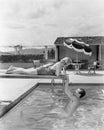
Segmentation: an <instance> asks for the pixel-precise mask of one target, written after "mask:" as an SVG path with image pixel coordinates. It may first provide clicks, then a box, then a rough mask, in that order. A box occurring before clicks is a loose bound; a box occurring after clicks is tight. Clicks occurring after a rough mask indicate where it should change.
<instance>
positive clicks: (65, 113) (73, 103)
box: [52, 76, 86, 117]
mask: <svg viewBox="0 0 104 130" xmlns="http://www.w3.org/2000/svg"><path fill="white" fill-rule="evenodd" d="M65 94H66V95H67V96H68V98H69V101H68V103H67V104H66V105H65V106H64V108H63V109H60V108H59V109H55V110H52V113H57V114H59V116H60V117H71V116H72V115H73V113H74V112H75V111H76V109H77V108H78V107H79V105H80V100H81V98H82V97H84V96H85V95H86V92H85V90H84V89H83V88H78V89H77V90H76V91H75V94H74V93H72V92H71V90H70V88H69V77H68V76H66V80H65Z"/></svg>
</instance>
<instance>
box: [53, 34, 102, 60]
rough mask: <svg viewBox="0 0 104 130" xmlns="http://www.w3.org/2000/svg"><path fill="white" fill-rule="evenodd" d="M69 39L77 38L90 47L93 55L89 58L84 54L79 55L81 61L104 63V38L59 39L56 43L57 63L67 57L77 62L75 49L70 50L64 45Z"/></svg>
mask: <svg viewBox="0 0 104 130" xmlns="http://www.w3.org/2000/svg"><path fill="white" fill-rule="evenodd" d="M67 38H75V39H77V40H79V41H83V42H85V43H88V44H89V45H90V47H91V49H92V55H91V56H88V55H85V54H83V53H78V57H79V59H80V60H87V61H88V62H92V61H95V60H98V61H104V36H89V37H88V36H86V37H58V38H57V39H56V40H55V42H54V44H55V48H56V55H55V60H56V61H58V60H60V59H61V58H63V57H65V56H68V57H70V58H71V59H72V60H75V58H76V55H77V53H76V52H75V51H74V50H73V49H69V48H67V47H66V46H64V44H63V43H64V41H65V40H66V39H67Z"/></svg>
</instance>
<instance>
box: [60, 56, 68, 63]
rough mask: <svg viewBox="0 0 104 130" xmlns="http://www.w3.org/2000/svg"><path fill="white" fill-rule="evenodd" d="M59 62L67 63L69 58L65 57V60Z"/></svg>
mask: <svg viewBox="0 0 104 130" xmlns="http://www.w3.org/2000/svg"><path fill="white" fill-rule="evenodd" d="M61 62H64V63H68V62H69V57H65V58H63V59H61Z"/></svg>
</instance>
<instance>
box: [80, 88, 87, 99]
mask: <svg viewBox="0 0 104 130" xmlns="http://www.w3.org/2000/svg"><path fill="white" fill-rule="evenodd" d="M79 94H80V98H82V97H84V96H85V95H86V91H85V90H84V89H83V88H79Z"/></svg>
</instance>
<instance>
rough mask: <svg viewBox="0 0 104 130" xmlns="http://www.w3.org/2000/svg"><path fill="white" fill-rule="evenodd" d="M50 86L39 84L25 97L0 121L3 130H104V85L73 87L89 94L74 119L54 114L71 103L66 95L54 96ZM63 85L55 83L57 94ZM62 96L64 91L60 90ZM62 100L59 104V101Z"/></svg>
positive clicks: (72, 87)
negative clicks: (57, 109)
mask: <svg viewBox="0 0 104 130" xmlns="http://www.w3.org/2000/svg"><path fill="white" fill-rule="evenodd" d="M50 86H51V84H45V83H44V84H38V85H37V86H34V88H35V89H33V90H32V91H31V92H30V93H29V94H28V95H27V96H26V97H25V98H23V99H22V100H21V101H20V102H19V103H18V104H17V105H16V106H15V107H14V108H12V109H11V110H10V111H9V112H8V113H7V114H6V115H4V117H3V118H1V120H0V129H2V130H14V129H15V130H16V129H18V130H103V129H104V91H103V90H104V85H103V84H71V85H70V88H71V90H72V91H73V92H74V90H75V89H76V88H78V87H82V88H84V89H85V90H86V92H87V95H86V97H85V98H83V100H82V101H81V105H80V106H79V108H78V109H77V111H76V112H75V113H74V114H73V116H72V117H71V118H59V116H58V113H54V112H53V110H54V109H56V108H60V109H62V108H63V107H64V105H65V103H66V102H67V101H68V97H67V96H66V95H65V94H64V93H63V94H62V96H60V95H61V94H58V95H59V96H54V97H53V94H52V92H51V87H50ZM61 86H62V85H59V84H56V85H55V88H56V89H55V91H56V90H59V89H61ZM58 92H60V93H61V91H58ZM59 97H61V98H62V102H61V104H59V103H58V102H57V99H58V98H59Z"/></svg>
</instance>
